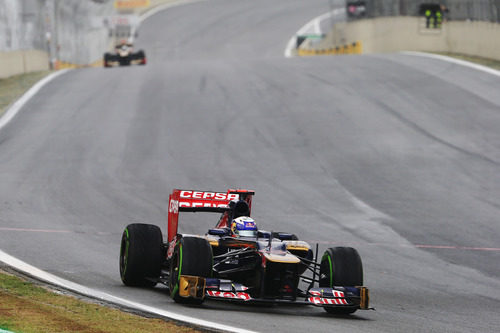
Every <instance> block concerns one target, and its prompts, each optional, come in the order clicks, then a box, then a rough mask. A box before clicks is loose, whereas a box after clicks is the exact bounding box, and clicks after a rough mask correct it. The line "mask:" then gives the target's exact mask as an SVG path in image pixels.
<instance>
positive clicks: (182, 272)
mask: <svg viewBox="0 0 500 333" xmlns="http://www.w3.org/2000/svg"><path fill="white" fill-rule="evenodd" d="M253 195H254V191H250V190H241V189H238V190H231V189H230V190H228V191H227V192H213V191H193V190H179V189H175V190H173V192H172V194H171V195H170V198H169V205H168V226H167V239H166V241H164V239H163V235H162V232H161V230H160V228H159V227H158V226H156V225H151V224H130V225H128V226H127V227H126V228H125V230H124V232H123V235H122V240H121V247H120V275H121V279H122V281H123V283H124V284H125V285H127V286H149V287H154V286H155V285H156V284H157V283H162V284H164V285H166V286H167V288H168V289H169V292H170V295H171V297H172V298H173V299H174V300H175V301H176V302H178V303H189V304H201V303H202V302H203V301H204V300H205V299H219V300H228V301H233V302H266V303H294V304H304V305H314V306H319V307H322V308H324V309H325V310H326V311H327V312H328V313H334V314H349V313H353V312H355V311H356V310H358V309H363V310H364V309H369V291H368V288H366V287H364V286H363V267H362V263H361V258H360V256H359V254H358V252H357V251H356V250H355V249H354V248H351V247H333V248H328V249H327V250H326V251H325V252H324V253H323V255H322V256H321V258H318V245H316V249H315V252H313V250H312V248H311V246H310V245H309V244H308V243H306V242H304V241H301V240H299V239H298V237H297V236H296V235H295V234H293V233H287V232H270V231H264V230H259V229H258V228H257V223H256V222H255V221H254V220H253V219H252V218H251V217H250V216H251V208H252V197H253ZM180 212H213V213H220V214H221V215H220V217H219V220H218V222H217V223H216V225H215V227H214V228H212V229H209V230H208V232H207V233H206V234H204V235H188V234H180V233H178V225H179V214H180ZM318 259H319V262H318Z"/></svg>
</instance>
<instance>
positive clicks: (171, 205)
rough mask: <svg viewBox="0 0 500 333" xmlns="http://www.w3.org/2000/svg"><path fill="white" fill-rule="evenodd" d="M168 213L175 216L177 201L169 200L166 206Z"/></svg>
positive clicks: (177, 207)
mask: <svg viewBox="0 0 500 333" xmlns="http://www.w3.org/2000/svg"><path fill="white" fill-rule="evenodd" d="M168 212H169V213H174V214H177V213H178V212H179V201H177V200H170V203H169V205H168Z"/></svg>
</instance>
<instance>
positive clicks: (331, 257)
mask: <svg viewBox="0 0 500 333" xmlns="http://www.w3.org/2000/svg"><path fill="white" fill-rule="evenodd" d="M362 285H363V264H362V262H361V257H360V256H359V253H358V251H356V249H354V248H352V247H333V248H329V249H327V250H326V251H325V253H324V254H323V257H322V258H321V265H320V278H319V286H320V287H329V288H332V287H333V286H345V287H354V286H362ZM324 309H325V311H326V312H328V313H333V314H349V313H353V312H355V311H356V310H357V309H358V308H357V307H325V308H324Z"/></svg>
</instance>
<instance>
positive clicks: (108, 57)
mask: <svg viewBox="0 0 500 333" xmlns="http://www.w3.org/2000/svg"><path fill="white" fill-rule="evenodd" d="M110 60H111V55H110V54H109V53H105V54H104V59H103V63H104V67H111V65H110V64H109V62H110Z"/></svg>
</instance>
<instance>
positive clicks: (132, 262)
mask: <svg viewBox="0 0 500 333" xmlns="http://www.w3.org/2000/svg"><path fill="white" fill-rule="evenodd" d="M162 261H163V236H162V234H161V230H160V228H158V226H156V225H151V224H140V223H135V224H129V225H128V226H127V227H126V228H125V230H124V231H123V235H122V241H121V246H120V277H121V279H122V281H123V283H124V284H125V285H127V286H134V287H154V286H155V285H156V279H158V277H159V276H160V270H161V265H162Z"/></svg>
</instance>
